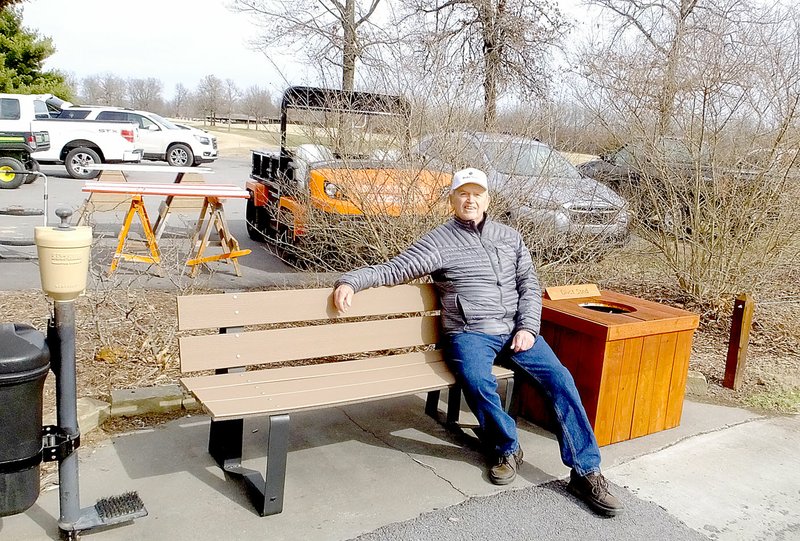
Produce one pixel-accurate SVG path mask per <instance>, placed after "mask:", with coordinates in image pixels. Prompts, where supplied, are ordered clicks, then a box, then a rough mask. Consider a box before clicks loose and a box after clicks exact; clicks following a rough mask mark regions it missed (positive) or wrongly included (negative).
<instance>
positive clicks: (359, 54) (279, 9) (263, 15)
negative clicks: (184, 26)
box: [233, 0, 386, 90]
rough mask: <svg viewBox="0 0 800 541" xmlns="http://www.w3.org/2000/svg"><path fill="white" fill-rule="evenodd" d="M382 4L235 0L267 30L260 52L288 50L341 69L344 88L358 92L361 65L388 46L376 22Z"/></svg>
mask: <svg viewBox="0 0 800 541" xmlns="http://www.w3.org/2000/svg"><path fill="white" fill-rule="evenodd" d="M380 1H381V0H366V1H363V2H362V1H359V0H341V1H340V0H327V1H326V0H295V1H290V0H234V2H233V9H235V10H236V11H239V12H243V13H249V14H251V15H252V16H253V19H254V20H255V21H256V22H258V23H259V24H260V26H261V27H262V28H263V29H264V34H263V36H262V38H261V43H260V45H259V47H260V48H261V49H262V50H264V51H265V52H266V51H267V49H269V48H270V47H275V46H278V47H282V48H284V49H285V50H288V51H290V52H292V53H295V54H302V55H303V56H306V57H307V58H308V59H309V60H310V61H313V62H319V61H324V62H328V63H329V64H330V65H333V66H336V67H337V68H341V74H342V79H341V80H342V89H343V90H353V88H354V86H355V74H356V63H357V62H358V61H363V60H364V59H365V57H366V55H367V53H368V50H369V49H370V48H371V47H374V46H376V45H379V44H381V43H385V42H386V37H385V33H384V32H383V30H382V29H381V28H379V27H378V26H376V25H374V24H372V22H371V20H370V19H371V18H372V17H373V15H375V12H376V9H377V8H378V5H379V4H380Z"/></svg>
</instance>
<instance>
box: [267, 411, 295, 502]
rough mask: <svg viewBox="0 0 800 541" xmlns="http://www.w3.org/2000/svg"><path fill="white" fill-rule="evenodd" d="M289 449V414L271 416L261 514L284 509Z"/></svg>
mask: <svg viewBox="0 0 800 541" xmlns="http://www.w3.org/2000/svg"><path fill="white" fill-rule="evenodd" d="M288 451H289V416H288V415H273V416H272V417H270V418H269V439H268V442H267V471H266V476H265V482H264V504H263V506H262V509H261V516H262V517H263V516H265V515H275V514H277V513H280V512H281V511H283V490H284V486H285V484H286V455H287V453H288Z"/></svg>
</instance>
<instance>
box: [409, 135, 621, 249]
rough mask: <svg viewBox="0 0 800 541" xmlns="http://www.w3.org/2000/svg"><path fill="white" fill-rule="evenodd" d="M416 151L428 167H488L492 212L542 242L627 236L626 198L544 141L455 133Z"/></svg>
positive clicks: (616, 239)
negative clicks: (530, 230)
mask: <svg viewBox="0 0 800 541" xmlns="http://www.w3.org/2000/svg"><path fill="white" fill-rule="evenodd" d="M413 152H414V153H415V154H417V155H418V156H420V157H422V158H423V159H424V160H425V161H426V162H427V165H428V166H429V167H430V166H433V167H438V168H441V169H443V170H449V171H453V170H458V169H461V168H464V167H477V168H479V169H481V170H483V171H484V172H486V174H487V176H488V178H489V191H490V193H491V194H492V197H493V202H492V211H493V213H494V214H495V215H498V214H500V215H503V217H505V218H507V219H509V220H510V221H511V222H512V223H515V224H516V225H521V226H523V227H524V226H529V227H531V228H533V232H534V234H535V235H537V238H540V239H541V240H542V241H543V242H552V241H555V242H558V243H561V244H564V243H567V244H570V245H574V244H577V243H580V242H584V241H586V240H599V241H602V242H606V241H613V242H615V243H624V242H625V241H626V240H627V239H628V236H629V224H630V217H629V215H628V210H627V206H628V205H627V203H626V201H625V200H624V199H623V198H622V197H621V196H620V195H618V194H617V193H616V192H614V191H613V190H612V189H611V188H609V187H607V186H605V185H603V184H601V183H599V182H597V181H595V180H593V179H591V178H588V177H586V176H583V175H582V174H581V173H580V172H579V171H578V170H577V169H576V168H575V166H573V165H572V164H571V163H570V162H569V161H568V160H567V159H566V158H565V157H564V156H563V155H562V154H560V153H559V152H557V151H555V150H553V149H552V148H550V147H549V146H548V145H546V144H545V143H542V142H540V141H537V140H535V139H530V138H525V137H519V136H515V135H507V134H499V133H480V132H479V133H467V132H457V133H445V134H440V135H432V136H428V137H425V138H424V139H422V140H421V141H420V142H419V143H418V144H417V146H416V148H415V149H414V151H413Z"/></svg>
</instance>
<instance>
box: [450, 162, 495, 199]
mask: <svg viewBox="0 0 800 541" xmlns="http://www.w3.org/2000/svg"><path fill="white" fill-rule="evenodd" d="M464 184H477V185H478V186H481V187H482V188H483V189H484V190H488V189H489V184H488V182H487V181H486V173H484V172H483V171H481V170H480V169H475V168H474V167H467V168H466V169H462V170H461V171H456V172H455V174H453V182H452V183H451V184H450V193H452V192H454V191H456V190H457V189H459V188H460V187H461V186H463V185H464Z"/></svg>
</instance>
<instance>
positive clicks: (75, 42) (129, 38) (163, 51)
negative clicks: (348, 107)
mask: <svg viewBox="0 0 800 541" xmlns="http://www.w3.org/2000/svg"><path fill="white" fill-rule="evenodd" d="M227 3H228V2H226V1H224V0H137V1H136V2H122V1H120V0H69V1H65V0H27V1H26V2H24V3H23V4H22V8H23V13H22V23H23V26H25V27H26V28H28V29H29V30H35V31H36V32H38V33H39V35H41V36H46V37H50V38H52V39H53V44H54V45H55V47H56V53H55V54H54V55H52V56H51V57H50V58H48V60H47V61H46V62H45V66H44V67H45V69H59V70H61V71H64V72H67V73H72V74H74V75H75V76H76V77H77V78H78V79H79V80H80V79H82V78H83V77H86V76H88V75H94V74H102V73H113V74H115V75H118V76H120V77H122V78H125V79H127V78H147V77H155V78H157V79H160V80H161V81H162V83H163V84H164V87H163V88H164V96H165V97H167V98H169V97H171V96H172V94H173V91H174V89H175V85H176V84H177V83H183V85H184V86H186V87H187V88H189V89H193V88H194V87H195V86H196V85H197V83H198V82H199V81H200V79H202V78H203V77H205V76H206V75H209V74H214V75H216V76H217V77H219V78H220V79H223V80H224V79H228V78H230V79H233V80H234V81H235V82H236V84H237V86H238V87H240V88H242V89H244V88H247V87H249V86H252V85H259V86H261V87H263V88H267V89H268V90H270V91H273V92H277V91H279V90H280V89H282V88H283V87H284V86H286V84H285V78H284V77H283V76H282V75H281V72H279V71H278V70H277V69H276V68H275V67H274V66H273V65H272V63H271V62H270V61H269V60H268V59H267V58H266V56H265V55H264V54H263V53H261V52H255V51H253V49H252V47H251V46H249V45H248V41H249V40H252V39H253V38H254V37H256V36H257V35H258V33H259V31H260V30H259V29H258V28H257V27H256V26H255V25H254V24H252V23H251V22H250V21H249V18H248V16H247V15H246V14H240V13H234V12H232V11H230V10H229V9H227V8H226V7H225V5H226V4H227ZM281 64H282V67H283V69H284V71H285V70H287V69H288V70H293V71H294V76H295V77H297V78H302V77H303V75H302V73H301V69H300V68H299V67H297V66H291V65H288V64H289V63H287V62H285V61H283V62H281ZM292 82H295V81H292ZM298 82H302V81H298Z"/></svg>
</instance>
